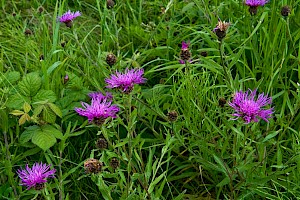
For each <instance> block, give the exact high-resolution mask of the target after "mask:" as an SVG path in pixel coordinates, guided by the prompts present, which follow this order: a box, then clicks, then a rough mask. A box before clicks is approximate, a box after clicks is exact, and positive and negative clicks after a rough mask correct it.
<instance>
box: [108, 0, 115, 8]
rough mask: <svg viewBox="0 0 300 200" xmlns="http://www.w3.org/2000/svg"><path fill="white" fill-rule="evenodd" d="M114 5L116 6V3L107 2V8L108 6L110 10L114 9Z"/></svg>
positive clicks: (110, 0) (111, 0)
mask: <svg viewBox="0 0 300 200" xmlns="http://www.w3.org/2000/svg"><path fill="white" fill-rule="evenodd" d="M114 5H115V2H114V1H113V0H107V2H106V6H107V8H108V9H111V8H113V7H114Z"/></svg>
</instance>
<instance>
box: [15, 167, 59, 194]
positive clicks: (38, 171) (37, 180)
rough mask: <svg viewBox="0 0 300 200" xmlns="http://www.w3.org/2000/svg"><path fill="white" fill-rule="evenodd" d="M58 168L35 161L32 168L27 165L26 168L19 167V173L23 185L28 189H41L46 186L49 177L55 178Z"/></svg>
mask: <svg viewBox="0 0 300 200" xmlns="http://www.w3.org/2000/svg"><path fill="white" fill-rule="evenodd" d="M55 172H56V170H55V169H51V170H50V165H47V164H43V163H42V162H41V163H34V164H33V166H32V168H30V167H28V165H26V167H25V169H22V168H21V169H19V170H18V171H17V174H18V175H19V177H20V178H21V180H22V185H24V186H27V189H28V190H29V189H30V188H32V187H33V188H35V189H36V190H40V189H43V188H44V184H45V183H46V182H47V178H54V174H55Z"/></svg>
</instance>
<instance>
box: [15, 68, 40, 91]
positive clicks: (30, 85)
mask: <svg viewBox="0 0 300 200" xmlns="http://www.w3.org/2000/svg"><path fill="white" fill-rule="evenodd" d="M41 85H42V79H41V77H40V76H39V75H38V73H36V72H32V73H29V74H27V75H26V76H24V77H23V79H22V81H20V82H19V84H18V86H19V91H20V93H21V94H23V95H24V96H26V97H33V96H34V95H35V94H36V93H37V92H38V90H39V89H40V87H41Z"/></svg>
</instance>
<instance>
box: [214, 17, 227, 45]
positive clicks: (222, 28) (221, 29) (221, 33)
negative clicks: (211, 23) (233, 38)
mask: <svg viewBox="0 0 300 200" xmlns="http://www.w3.org/2000/svg"><path fill="white" fill-rule="evenodd" d="M229 26H230V23H229V22H225V21H224V22H222V21H221V20H219V21H218V24H217V26H216V28H214V30H213V31H214V32H215V34H216V35H217V36H218V38H219V40H222V39H223V38H224V37H225V36H226V31H227V29H228V28H229Z"/></svg>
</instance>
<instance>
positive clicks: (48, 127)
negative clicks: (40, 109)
mask: <svg viewBox="0 0 300 200" xmlns="http://www.w3.org/2000/svg"><path fill="white" fill-rule="evenodd" d="M41 129H42V131H43V132H45V133H48V134H52V135H53V136H54V137H56V138H58V139H62V138H63V134H62V132H61V131H60V130H58V129H56V128H55V127H53V126H51V125H49V124H46V125H44V126H42V127H41Z"/></svg>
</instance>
